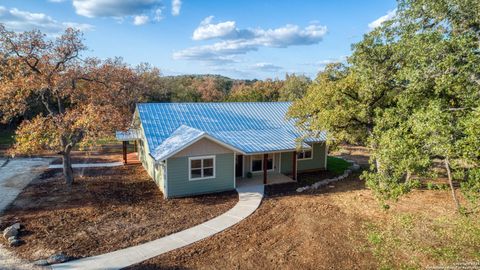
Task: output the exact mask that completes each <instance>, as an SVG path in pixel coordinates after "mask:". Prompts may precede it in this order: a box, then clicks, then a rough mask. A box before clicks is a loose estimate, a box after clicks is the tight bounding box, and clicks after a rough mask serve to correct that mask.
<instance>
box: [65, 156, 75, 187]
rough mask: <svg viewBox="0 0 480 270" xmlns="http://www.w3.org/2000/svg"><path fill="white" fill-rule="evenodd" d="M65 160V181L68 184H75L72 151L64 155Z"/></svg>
mask: <svg viewBox="0 0 480 270" xmlns="http://www.w3.org/2000/svg"><path fill="white" fill-rule="evenodd" d="M62 161H63V176H64V177H65V183H66V184H67V185H68V186H71V185H72V184H73V180H74V179H73V169H72V157H71V155H70V152H66V153H64V154H63V155H62Z"/></svg>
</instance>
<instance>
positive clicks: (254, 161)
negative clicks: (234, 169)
mask: <svg viewBox="0 0 480 270" xmlns="http://www.w3.org/2000/svg"><path fill="white" fill-rule="evenodd" d="M267 170H269V171H271V170H273V154H268V157H267ZM251 171H252V172H261V171H263V155H254V156H252V158H251Z"/></svg>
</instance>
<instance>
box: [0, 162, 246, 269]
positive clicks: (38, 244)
mask: <svg viewBox="0 0 480 270" xmlns="http://www.w3.org/2000/svg"><path fill="white" fill-rule="evenodd" d="M76 173H77V175H76V179H75V181H76V183H75V184H74V185H73V187H72V189H71V190H68V189H67V187H66V186H65V184H64V183H63V178H62V175H61V170H48V171H46V172H45V173H44V174H43V175H41V176H40V177H39V178H38V179H36V180H33V181H32V183H30V185H28V186H27V187H26V188H25V189H24V191H23V192H22V193H21V194H20V195H19V196H18V197H17V199H16V200H15V201H14V202H13V204H12V205H11V206H10V208H8V209H7V210H6V212H5V213H4V216H3V217H2V218H1V221H0V229H3V228H4V227H6V226H8V225H10V224H11V223H13V222H17V221H19V222H21V223H22V224H23V225H24V226H25V229H24V230H23V231H22V233H21V235H20V237H21V239H23V240H25V244H24V245H22V246H20V247H17V248H14V249H12V251H14V252H15V253H16V254H17V255H18V256H20V257H21V258H24V259H28V260H37V259H41V258H45V257H48V256H50V255H52V254H53V253H56V252H60V251H61V252H64V253H65V254H67V255H69V256H72V257H84V256H92V255H97V254H101V253H104V252H109V251H113V250H117V249H120V248H126V247H129V246H132V245H136V244H140V243H143V242H147V241H150V240H154V239H157V238H160V237H162V236H165V235H168V234H171V233H173V232H177V231H181V230H184V229H187V228H189V227H192V226H194V225H196V224H199V223H202V222H204V221H206V220H208V219H211V218H213V217H216V216H218V215H220V214H221V213H223V212H225V211H227V210H228V209H230V208H231V207H233V206H234V205H235V204H236V202H237V200H238V195H237V194H236V192H227V193H221V194H213V195H205V196H197V197H192V198H183V199H172V200H164V199H163V197H162V194H161V192H160V191H159V189H158V188H157V186H156V185H155V183H154V182H153V181H152V180H151V179H150V177H149V176H148V175H147V173H146V172H145V170H144V169H143V168H142V167H141V165H130V166H122V167H116V168H89V169H85V170H76ZM1 241H3V237H2V240H1ZM3 243H4V242H3ZM4 244H5V243H4Z"/></svg>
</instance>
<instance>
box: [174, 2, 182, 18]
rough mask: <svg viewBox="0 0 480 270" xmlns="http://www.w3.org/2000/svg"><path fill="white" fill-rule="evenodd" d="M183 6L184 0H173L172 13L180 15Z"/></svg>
mask: <svg viewBox="0 0 480 270" xmlns="http://www.w3.org/2000/svg"><path fill="white" fill-rule="evenodd" d="M181 8H182V1H181V0H172V15H173V16H178V15H180V9H181Z"/></svg>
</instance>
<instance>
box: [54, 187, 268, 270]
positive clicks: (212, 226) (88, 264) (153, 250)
mask: <svg viewBox="0 0 480 270" xmlns="http://www.w3.org/2000/svg"><path fill="white" fill-rule="evenodd" d="M237 192H238V196H239V200H238V203H237V204H236V205H235V206H234V207H233V208H232V209H230V210H228V211H227V212H225V213H224V214H222V215H220V216H218V217H216V218H213V219H211V220H209V221H207V222H204V223H202V224H200V225H197V226H194V227H192V228H190V229H186V230H183V231H180V232H177V233H174V234H171V235H168V236H165V237H163V238H160V239H157V240H154V241H151V242H148V243H145V244H141V245H138V246H133V247H129V248H125V249H121V250H117V251H114V252H110V253H105V254H102V255H98V256H93V257H87V258H83V259H79V260H75V261H70V262H66V263H61V264H54V265H51V267H52V269H59V270H60V269H62V270H63V269H83V270H93V269H95V270H98V269H109V270H113V269H121V268H124V267H127V266H130V265H133V264H136V263H140V262H143V261H145V260H147V259H150V258H153V257H155V256H158V255H161V254H163V253H166V252H169V251H172V250H174V249H177V248H181V247H184V246H187V245H190V244H192V243H195V242H197V241H199V240H202V239H205V238H207V237H209V236H212V235H214V234H216V233H218V232H221V231H223V230H225V229H227V228H229V227H231V226H233V225H235V224H237V223H239V222H240V221H242V220H243V219H245V218H246V217H248V216H249V215H250V214H252V213H253V212H255V210H256V209H257V208H258V206H259V205H260V202H261V201H262V198H263V184H262V183H261V182H253V181H252V180H250V181H249V180H245V181H243V182H241V184H239V186H238V187H237Z"/></svg>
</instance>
